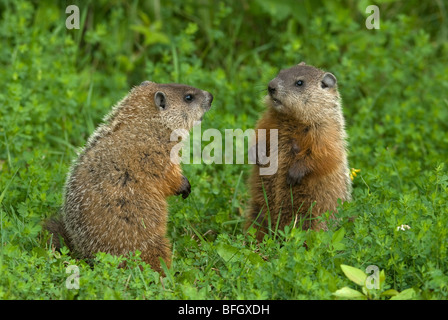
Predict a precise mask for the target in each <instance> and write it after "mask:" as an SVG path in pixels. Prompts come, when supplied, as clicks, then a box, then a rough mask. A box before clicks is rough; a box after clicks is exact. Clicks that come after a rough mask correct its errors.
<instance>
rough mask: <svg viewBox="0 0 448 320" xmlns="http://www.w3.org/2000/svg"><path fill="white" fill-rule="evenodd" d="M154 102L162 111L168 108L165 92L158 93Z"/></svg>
mask: <svg viewBox="0 0 448 320" xmlns="http://www.w3.org/2000/svg"><path fill="white" fill-rule="evenodd" d="M154 102H155V104H156V106H157V107H159V109H160V110H164V109H165V107H166V96H165V94H164V93H163V92H161V91H157V92H156V94H155V95H154Z"/></svg>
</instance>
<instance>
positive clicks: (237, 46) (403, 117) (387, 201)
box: [0, 0, 448, 299]
mask: <svg viewBox="0 0 448 320" xmlns="http://www.w3.org/2000/svg"><path fill="white" fill-rule="evenodd" d="M375 3H376V4H377V5H378V7H379V8H380V12H381V15H380V19H381V20H380V22H381V24H380V29H378V30H376V29H372V30H369V29H367V28H366V27H365V20H366V17H367V16H368V14H366V13H365V10H366V7H367V6H368V5H369V4H370V3H369V2H368V1H345V2H343V3H338V2H329V1H301V2H297V1H288V0H282V1H280V0H276V1H273V0H267V1H266V0H263V1H261V0H254V1H238V2H234V1H222V2H221V1H219V2H218V1H201V2H197V1H192V0H191V1H190V0H188V1H163V2H162V1H157V0H154V1H148V2H143V1H136V0H134V1H129V2H126V3H125V2H121V1H104V0H101V1H70V2H68V1H67V2H60V1H26V0H18V1H9V0H2V1H0V19H1V20H0V39H1V46H0V66H1V68H0V85H1V90H0V226H1V228H0V243H1V244H0V299H347V298H367V297H369V298H377V299H389V298H390V297H394V296H397V294H398V293H403V295H401V297H402V298H415V299H447V297H448V257H447V247H448V209H447V205H446V204H447V200H448V195H447V187H448V173H447V165H448V164H447V163H446V159H447V156H448V148H447V146H448V134H447V132H448V98H447V96H446V92H448V81H447V76H446V75H447V74H448V64H447V62H448V61H447V60H448V59H447V57H448V42H447V35H448V27H447V14H448V11H447V6H446V4H444V2H443V1H435V2H423V3H422V2H419V1H405V2H402V1H397V2H395V1H376V2H375ZM70 4H76V5H78V7H79V9H80V29H79V30H77V29H72V30H69V29H67V28H66V26H65V20H66V19H67V17H68V14H66V13H65V8H66V7H67V6H68V5H70ZM300 61H306V62H307V63H308V64H311V65H315V66H318V67H320V68H323V69H325V70H328V71H331V72H333V73H334V74H335V75H336V76H337V78H338V83H339V90H340V92H341V95H342V98H343V105H344V114H345V117H346V124H347V131H348V135H349V145H350V148H349V150H350V155H349V161H350V165H351V167H353V168H356V169H360V171H359V172H357V173H356V176H354V177H353V178H354V180H353V183H354V188H353V201H352V202H350V203H345V204H343V205H342V206H341V209H340V211H339V214H338V215H339V217H340V218H341V221H342V222H341V223H340V224H339V225H333V226H332V228H331V229H330V230H329V231H328V232H314V231H302V230H298V229H293V228H287V229H286V230H284V231H283V232H278V233H276V234H273V235H272V236H270V237H266V238H265V239H264V241H263V242H262V243H259V244H258V243H257V242H256V241H255V239H254V237H253V236H252V235H251V233H250V232H249V233H248V234H245V233H243V231H242V223H243V217H244V210H245V209H246V207H247V204H248V191H247V184H246V181H247V177H248V174H249V171H250V165H248V164H246V165H225V164H221V165H206V164H203V163H202V164H190V165H184V171H185V173H186V176H188V177H189V180H190V182H191V184H192V188H193V191H192V194H191V195H190V197H189V198H187V199H186V200H182V199H180V198H174V197H173V198H171V199H170V200H169V201H170V218H169V232H168V237H169V238H170V240H171V242H172V245H173V264H172V268H171V269H170V270H166V277H163V278H161V277H160V275H159V274H158V273H156V272H154V271H152V270H151V269H150V268H144V269H143V270H141V269H140V268H138V267H137V266H138V265H139V263H140V262H139V257H138V252H137V253H136V254H135V255H134V256H133V257H131V258H126V259H127V260H128V266H129V267H128V268H125V269H123V268H117V266H118V264H119V263H120V262H121V261H122V260H123V259H125V258H123V257H113V256H110V255H107V254H103V253H100V254H98V256H97V259H96V260H97V261H96V263H95V266H94V267H93V268H92V267H90V266H89V265H87V264H86V263H85V262H83V261H77V260H74V259H72V258H71V257H70V255H69V252H68V251H67V250H65V249H64V250H62V252H55V251H54V250H52V249H51V248H49V247H48V245H47V244H46V237H45V236H46V235H45V233H44V232H43V231H42V228H41V222H42V220H43V219H45V218H47V217H49V216H51V215H53V214H55V213H56V212H57V210H58V208H59V207H60V205H61V203H62V195H63V185H64V182H65V178H66V174H67V171H68V168H69V166H70V163H71V161H72V159H73V158H74V157H75V156H76V151H77V149H78V148H79V147H81V146H82V145H83V144H84V143H85V142H86V140H87V138H88V136H89V134H90V133H92V132H93V130H94V129H95V127H96V126H97V125H98V124H99V123H100V122H101V119H102V117H103V116H104V115H105V114H106V113H107V112H108V111H109V110H110V108H111V106H112V105H114V104H115V103H116V102H117V101H118V100H120V99H121V98H122V97H123V96H124V95H125V94H126V93H127V92H128V90H129V89H130V88H131V87H132V86H134V85H137V84H139V83H141V82H142V81H143V80H153V81H156V82H181V83H187V84H190V85H193V86H196V87H199V88H202V89H204V90H208V91H210V92H212V93H213V95H214V97H215V99H214V102H213V108H212V109H211V110H210V112H209V113H208V114H207V115H206V117H205V120H204V122H203V124H202V130H206V129H207V128H217V129H219V130H221V131H222V132H224V130H225V129H235V128H240V129H242V130H245V129H248V128H253V127H254V125H255V122H256V120H257V118H258V116H259V114H260V112H262V111H263V110H264V106H263V104H262V97H263V96H264V95H265V93H266V92H265V87H266V84H267V83H268V82H269V80H270V79H272V78H273V77H274V76H275V75H276V73H277V72H278V70H279V69H281V68H285V67H289V66H292V65H294V64H296V63H298V62H300ZM206 144H207V142H204V143H203V146H204V145H206ZM352 218H355V219H352ZM305 242H306V245H307V246H306V248H305V246H304V243H305ZM69 265H75V266H77V267H78V270H79V274H80V278H79V289H68V288H67V286H66V284H67V281H68V280H70V276H71V275H72V274H71V273H66V271H67V267H68V266H69ZM370 265H374V266H377V267H378V269H379V270H381V275H382V276H381V288H379V289H372V290H373V291H372V290H371V291H366V289H365V288H364V286H363V284H362V282H360V280H359V279H364V278H363V277H364V276H362V274H361V273H364V272H367V271H366V268H367V267H368V266H370ZM341 266H342V267H341ZM350 267H352V269H350ZM347 268H348V269H347ZM353 268H355V269H353ZM347 270H349V271H347ZM359 271H361V273H360V272H359ZM347 288H348V289H347ZM363 288H364V289H363ZM375 290H376V291H375ZM353 291H357V292H359V294H355V293H354V292H353ZM384 292H387V294H382V293H384ZM399 297H400V296H399Z"/></svg>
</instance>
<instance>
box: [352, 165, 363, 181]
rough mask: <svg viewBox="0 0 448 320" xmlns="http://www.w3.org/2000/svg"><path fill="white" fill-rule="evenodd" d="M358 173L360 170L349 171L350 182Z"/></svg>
mask: <svg viewBox="0 0 448 320" xmlns="http://www.w3.org/2000/svg"><path fill="white" fill-rule="evenodd" d="M360 171H361V169H355V168H352V169H351V170H350V179H352V181H353V179H354V178H355V177H356V174H357V173H358V172H360Z"/></svg>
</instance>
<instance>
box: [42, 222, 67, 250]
mask: <svg viewBox="0 0 448 320" xmlns="http://www.w3.org/2000/svg"><path fill="white" fill-rule="evenodd" d="M44 229H46V230H48V232H49V233H50V238H49V239H48V243H49V244H51V245H52V246H54V248H55V249H56V250H60V249H61V248H62V247H63V246H64V244H65V245H66V246H67V247H68V248H69V249H70V250H71V245H70V239H69V237H68V235H67V230H66V229H65V225H64V223H63V221H62V220H61V218H60V217H52V218H49V219H47V220H46V221H45V222H44Z"/></svg>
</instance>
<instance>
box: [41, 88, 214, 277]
mask: <svg viewBox="0 0 448 320" xmlns="http://www.w3.org/2000/svg"><path fill="white" fill-rule="evenodd" d="M212 100H213V96H212V95H211V94H210V93H209V92H206V91H203V90H199V89H197V88H194V87H190V86H187V85H182V84H157V83H154V82H150V81H145V82H143V83H142V84H141V85H140V86H137V87H135V88H133V89H132V90H131V91H130V93H129V94H128V95H127V96H126V97H125V98H124V99H123V100H122V101H121V102H119V103H118V104H117V105H116V106H115V107H114V108H113V110H112V111H111V112H110V113H109V115H107V116H106V117H105V119H104V124H102V125H101V126H99V127H98V129H97V130H96V131H95V132H94V133H93V134H92V136H91V137H90V138H89V139H88V142H87V144H86V146H85V148H84V149H83V150H82V151H81V152H80V154H79V155H78V158H77V160H75V161H74V163H73V165H72V167H71V169H70V172H69V174H68V178H67V182H66V186H65V199H64V203H63V206H62V208H61V210H60V216H59V217H56V218H53V219H50V220H49V221H47V222H46V227H47V229H48V230H49V231H50V232H51V233H53V244H54V245H55V246H56V247H57V248H58V247H60V246H61V243H60V242H59V236H60V237H62V239H63V240H64V242H65V244H66V245H67V246H68V247H69V249H70V250H71V251H72V252H73V253H74V254H75V256H76V257H78V258H83V259H87V260H89V259H90V258H92V257H93V256H94V254H95V253H96V252H99V251H101V252H106V253H110V254H113V255H126V254H128V253H129V252H130V251H132V252H133V251H136V250H139V251H140V252H141V258H142V260H143V261H144V262H146V263H148V264H149V265H151V267H152V268H153V269H154V270H156V271H161V265H160V260H159V258H162V259H163V260H164V261H165V263H166V264H167V266H168V267H169V266H170V261H171V249H170V243H169V240H168V239H167V238H166V236H165V233H166V228H167V216H168V208H167V197H169V196H172V195H182V197H183V198H186V197H187V196H188V195H189V193H190V190H191V187H190V183H189V181H188V179H187V178H186V177H185V176H183V175H182V170H181V166H180V164H179V163H178V162H177V164H176V162H175V161H171V158H170V154H171V150H172V148H173V146H174V145H176V144H178V143H179V141H171V133H172V132H173V130H177V129H181V130H183V132H188V131H189V130H190V129H191V128H192V127H193V124H194V122H195V121H201V120H202V117H203V115H204V113H205V112H206V111H208V110H209V109H210V107H211V103H212Z"/></svg>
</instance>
